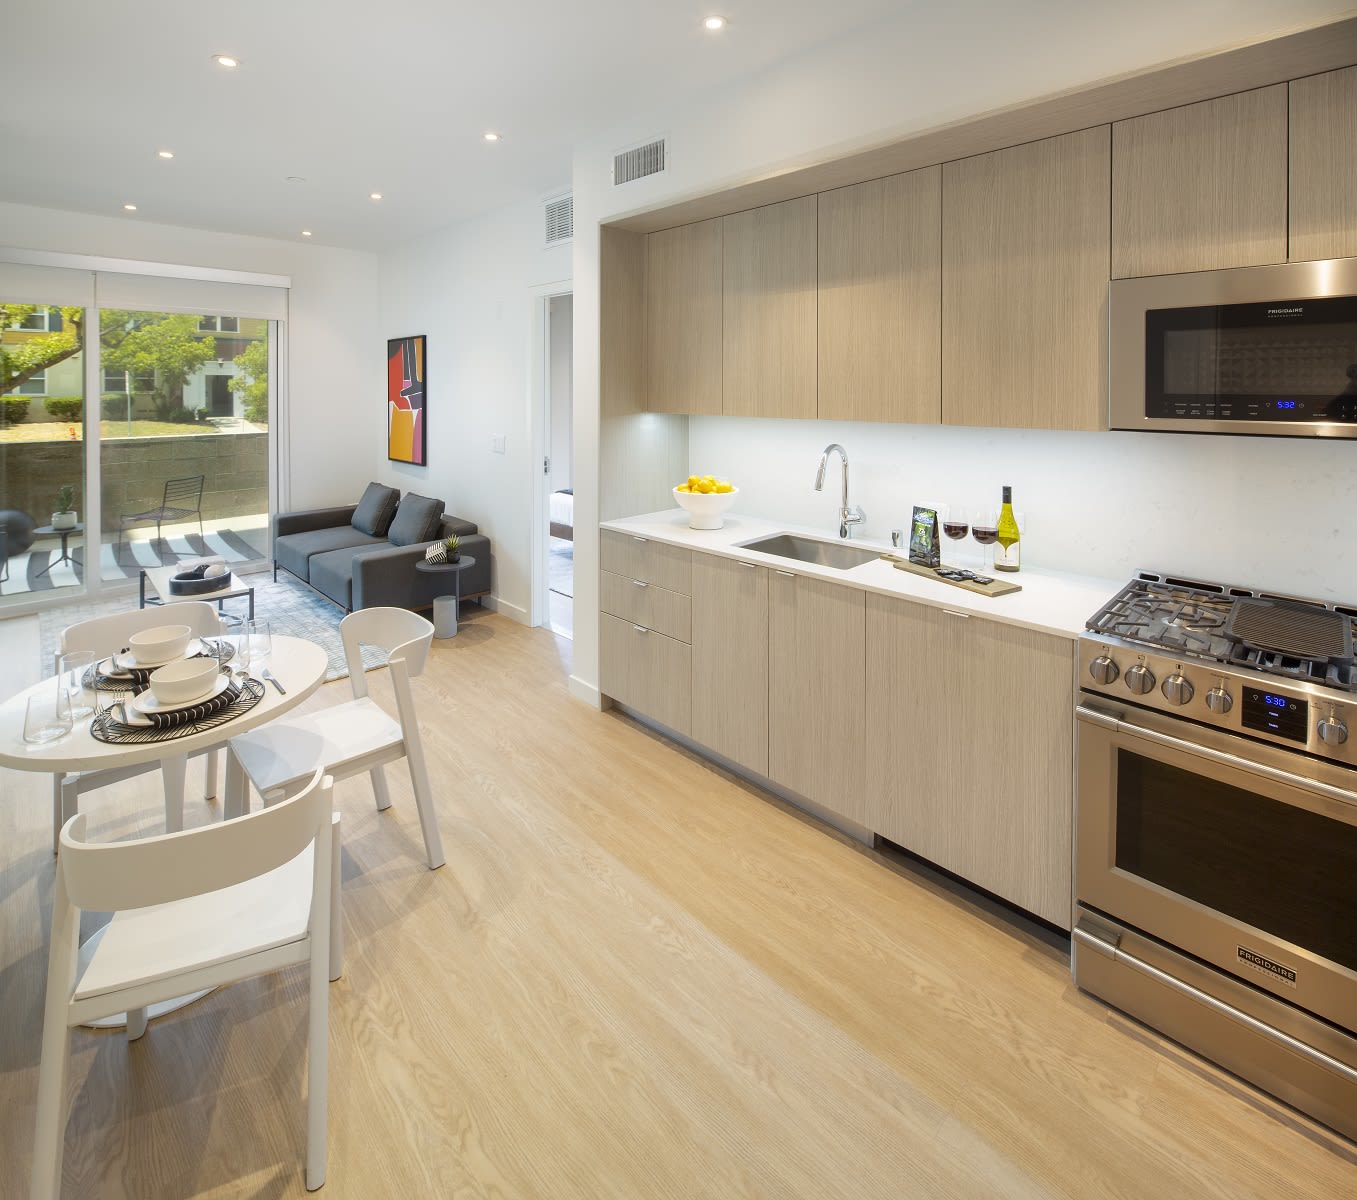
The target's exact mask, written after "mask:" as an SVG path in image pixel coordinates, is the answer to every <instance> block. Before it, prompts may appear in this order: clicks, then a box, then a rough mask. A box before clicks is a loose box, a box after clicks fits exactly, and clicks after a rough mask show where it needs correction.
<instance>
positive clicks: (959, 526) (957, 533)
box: [942, 505, 971, 542]
mask: <svg viewBox="0 0 1357 1200" xmlns="http://www.w3.org/2000/svg"><path fill="white" fill-rule="evenodd" d="M970 528H971V527H970V524H969V523H968V522H967V520H966V510H965V509H964V508H959V507H953V506H951V505H949V506H948V507H947V508H946V509H945V510H944V513H943V518H942V531H943V533H945V534H946V535H947V536H948V537H949V538H951V539H952V541H954V542H959V541H961V539H962V538H964V537H965V536H966V534H967V533H969V532H970Z"/></svg>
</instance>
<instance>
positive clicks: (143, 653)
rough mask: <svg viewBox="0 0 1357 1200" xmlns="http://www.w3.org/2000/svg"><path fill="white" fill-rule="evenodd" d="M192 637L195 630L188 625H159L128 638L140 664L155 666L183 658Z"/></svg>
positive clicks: (128, 643) (129, 646) (129, 647)
mask: <svg viewBox="0 0 1357 1200" xmlns="http://www.w3.org/2000/svg"><path fill="white" fill-rule="evenodd" d="M192 637H193V630H192V629H190V628H189V627H188V626H187V625H157V626H155V627H154V628H152V629H143V630H142V631H141V632H140V633H134V634H133V635H132V636H131V637H130V638H128V639H127V648H128V649H129V650H131V651H132V653H133V654H134V655H136V658H137V664H138V665H139V666H145V667H153V666H157V665H158V664H160V663H167V662H169V661H170V660H171V659H172V658H182V657H183V655H184V651H185V650H187V649H188V644H189V641H190V640H191V639H192Z"/></svg>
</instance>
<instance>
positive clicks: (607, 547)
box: [598, 529, 693, 596]
mask: <svg viewBox="0 0 1357 1200" xmlns="http://www.w3.org/2000/svg"><path fill="white" fill-rule="evenodd" d="M598 552H599V560H600V565H601V566H602V568H603V570H605V571H611V572H612V573H613V574H614V575H623V576H625V577H626V578H628V579H640V580H644V581H645V582H646V583H653V584H656V585H657V586H659V587H662V588H665V589H666V590H668V591H671V592H678V593H679V595H681V596H690V595H692V561H693V556H692V552H691V551H689V550H685V549H683V547H682V546H670V545H669V544H668V543H666V542H656V541H652V540H651V539H650V538H646V537H640V536H638V535H636V534H631V533H618V532H617V530H615V529H604V530H603V531H602V532H601V533H600V535H599V544H598Z"/></svg>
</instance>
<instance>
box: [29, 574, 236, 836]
mask: <svg viewBox="0 0 1357 1200" xmlns="http://www.w3.org/2000/svg"><path fill="white" fill-rule="evenodd" d="M157 625H187V626H188V627H189V628H190V629H191V630H193V636H194V637H217V636H218V635H220V633H221V618H220V616H219V615H218V613H217V610H216V609H215V608H214V607H213V606H212V605H211V604H210V603H209V602H208V601H205V600H180V601H176V602H174V603H172V604H163V605H158V606H156V607H153V608H136V609H132V610H130V611H128V612H121V613H113V614H111V615H110V616H106V617H91V618H90V619H89V620H87V621H77V622H75V623H74V624H73V625H67V626H66V628H65V629H63V630H62V631H61V638H60V643H59V645H58V648H57V650H56V652H55V654H54V655H53V658H54V667H55V664H56V663H59V662H60V661H61V656H62V655H63V654H69V653H71V652H72V651H74V650H89V651H91V652H93V654H94V656H95V660H96V662H97V661H98V660H99V659H103V658H107V657H108V656H109V655H110V654H116V653H117V652H118V651H119V650H122V649H125V648H126V646H127V640H128V638H129V637H131V636H132V634H134V633H139V632H141V631H142V630H143V629H152V628H154V627H155V626H157ZM206 756H207V770H206V774H205V777H204V782H203V799H204V800H211V799H212V797H213V796H215V795H216V794H217V761H218V760H217V751H216V749H215V748H214V749H212V750H208V751H207V752H206ZM155 770H164V771H177V772H178V773H179V774H178V778H177V779H175V780H167V786H166V789H165V804H166V809H165V820H166V822H167V826H166V827H167V828H171V827H173V825H174V824H175V820H174V818H173V817H172V814H171V812H170V804H171V800H170V797H171V796H172V795H174V796H180V797H182V796H183V794H184V781H183V770H184V763H183V761H182V760H181V761H178V762H177V763H176V762H175V761H173V760H171V761H170V762H168V763H166V764H163V765H162V763H160V762H149V763H139V764H137V765H136V766H132V767H110V768H106V769H100V770H94V771H79V772H70V773H66V774H57V775H56V776H55V777H54V778H53V782H52V852H53V853H54V854H55V853H56V852H57V839H58V837H59V835H60V833H61V827H62V825H64V824H65V823H66V821H68V820H69V819H70V818H71V817H73V816H74V815H75V814H76V812H77V811H78V810H79V807H80V797H81V796H82V795H83V794H84V793H85V792H91V791H93V790H94V789H95V788H101V787H106V786H107V785H108V784H110V783H117V782H119V781H120V780H123V779H130V778H132V777H133V776H135V775H141V774H144V773H145V772H147V771H155ZM179 821H180V822H182V813H181V814H180V817H179Z"/></svg>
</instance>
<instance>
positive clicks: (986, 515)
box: [971, 508, 999, 575]
mask: <svg viewBox="0 0 1357 1200" xmlns="http://www.w3.org/2000/svg"><path fill="white" fill-rule="evenodd" d="M971 536H972V537H973V538H975V540H976V541H977V542H979V543H980V569H981V571H983V572H984V573H985V574H986V575H988V574H989V573H990V572H991V571H992V570H993V569H994V551H993V550H992V549H991V547H992V546H993V545H994V543H995V542H997V541H998V540H999V512H998V510H997V509H993V508H977V509H976V510H975V512H974V513H972V514H971Z"/></svg>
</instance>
